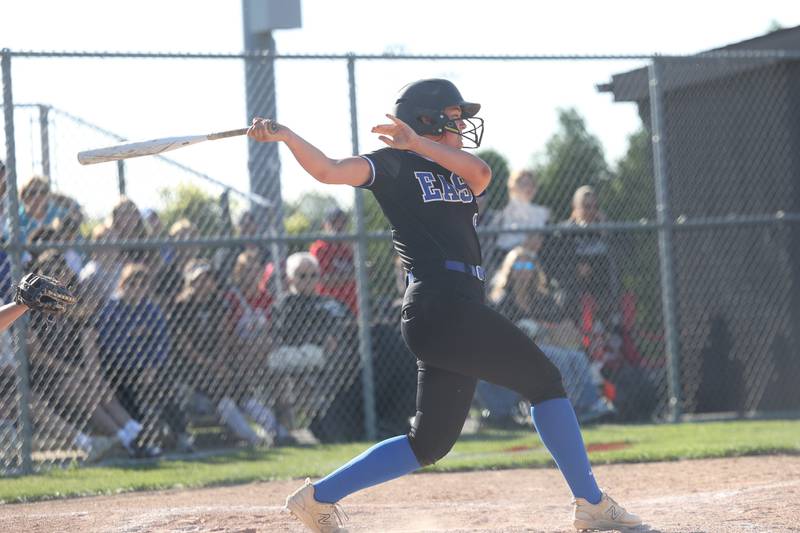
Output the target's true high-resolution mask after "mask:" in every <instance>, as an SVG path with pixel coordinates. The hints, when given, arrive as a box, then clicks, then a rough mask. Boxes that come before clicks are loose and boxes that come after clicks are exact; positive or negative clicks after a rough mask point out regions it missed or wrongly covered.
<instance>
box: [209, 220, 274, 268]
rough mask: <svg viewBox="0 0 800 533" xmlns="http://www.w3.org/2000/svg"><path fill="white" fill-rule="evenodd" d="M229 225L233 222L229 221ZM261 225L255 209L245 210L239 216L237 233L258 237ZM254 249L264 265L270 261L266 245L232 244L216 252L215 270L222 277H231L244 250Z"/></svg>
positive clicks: (259, 260)
mask: <svg viewBox="0 0 800 533" xmlns="http://www.w3.org/2000/svg"><path fill="white" fill-rule="evenodd" d="M228 224H229V226H232V223H230V222H228ZM259 233H260V232H259V227H258V223H257V220H256V214H255V212H254V211H245V212H244V213H242V215H241V216H240V217H239V221H238V224H237V227H236V234H237V236H238V237H242V238H246V237H257V236H258V235H259ZM248 250H252V251H253V252H254V253H255V254H256V260H257V261H258V262H259V263H260V264H261V265H264V264H266V263H267V261H269V257H270V254H269V250H268V247H267V246H266V245H262V244H257V243H254V242H247V243H245V244H242V245H237V246H232V247H230V248H219V249H218V250H217V251H216V252H215V253H214V270H215V271H217V272H218V273H219V276H220V279H225V278H227V277H229V275H230V272H231V271H232V270H233V268H234V265H235V264H236V260H237V258H238V257H239V256H240V254H241V253H242V252H244V251H248Z"/></svg>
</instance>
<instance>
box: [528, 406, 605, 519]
mask: <svg viewBox="0 0 800 533" xmlns="http://www.w3.org/2000/svg"><path fill="white" fill-rule="evenodd" d="M531 418H533V425H534V426H535V427H536V431H537V432H538V433H539V438H541V439H542V442H544V445H545V446H546V447H547V450H548V451H549V452H550V455H552V456H553V459H555V461H556V465H558V469H559V470H560V471H561V475H563V476H564V478H565V479H566V480H567V484H568V485H569V488H570V490H571V491H572V495H573V496H574V497H576V498H584V499H585V500H587V501H588V502H590V503H598V502H599V501H600V499H601V498H602V494H601V492H600V489H599V488H598V487H597V482H596V481H595V480H594V474H592V466H591V465H590V464H589V456H588V455H587V454H586V447H585V446H584V445H583V437H582V436H581V428H580V427H579V426H578V419H577V418H576V417H575V410H574V409H573V408H572V404H571V403H569V400H567V399H566V398H556V399H553V400H546V401H544V402H541V403H537V404H536V405H534V406H532V407H531Z"/></svg>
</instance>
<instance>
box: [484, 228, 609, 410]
mask: <svg viewBox="0 0 800 533" xmlns="http://www.w3.org/2000/svg"><path fill="white" fill-rule="evenodd" d="M541 242H542V240H541V236H540V235H537V234H533V235H529V236H528V237H527V238H526V240H525V241H524V243H523V246H518V247H516V248H514V249H513V250H511V252H509V253H508V255H507V256H506V258H505V259H504V261H503V265H502V266H501V268H500V271H499V272H498V273H497V275H496V276H495V277H494V279H493V280H492V289H491V292H490V300H491V301H492V302H493V303H494V305H495V306H496V307H497V309H498V311H499V312H500V313H502V314H503V315H505V316H506V317H507V318H508V319H509V320H511V321H513V322H515V323H516V325H517V326H518V327H519V328H520V329H522V330H523V331H525V332H526V333H528V335H529V336H530V337H531V338H533V339H534V340H535V341H536V343H537V345H538V346H539V348H540V349H541V350H542V352H544V354H545V355H547V356H548V358H549V359H550V360H551V361H553V363H554V364H555V365H556V366H557V367H558V368H559V370H560V371H561V374H562V376H563V378H564V386H565V388H566V389H567V394H568V395H569V397H570V400H571V401H572V403H573V406H574V407H575V411H576V414H577V415H578V418H579V419H580V420H581V421H583V422H586V421H589V420H593V419H596V418H598V417H600V416H605V415H608V414H611V413H612V412H613V407H612V405H611V404H610V402H608V401H607V400H606V399H604V398H602V397H601V395H600V386H601V385H602V380H601V379H600V378H599V376H598V375H597V373H596V372H593V370H592V368H591V366H590V361H589V359H588V358H587V357H586V353H585V352H583V351H582V350H581V349H580V348H581V346H580V340H581V337H580V333H579V332H578V330H577V328H575V327H574V325H573V324H572V322H571V320H570V319H569V317H568V316H567V315H566V314H565V312H564V310H563V308H562V306H561V304H560V303H559V301H558V298H557V297H556V293H555V291H554V287H553V285H552V283H551V282H550V280H549V279H548V276H547V275H546V273H545V272H544V270H543V268H542V263H541V261H540V260H539V257H538V253H537V252H538V251H539V248H540V246H541ZM478 396H479V399H480V398H482V399H483V401H484V402H485V403H487V404H490V405H491V404H492V403H493V404H494V409H498V405H506V406H507V407H505V408H500V409H501V411H502V412H503V415H504V416H505V417H508V418H510V417H512V415H516V414H517V413H518V411H519V409H518V398H517V397H516V396H515V394H514V393H512V392H510V391H505V390H500V388H499V387H497V386H495V385H490V384H488V383H485V382H481V383H479V384H478ZM488 410H489V411H491V410H492V408H491V407H489V408H488Z"/></svg>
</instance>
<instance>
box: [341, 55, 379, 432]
mask: <svg viewBox="0 0 800 533" xmlns="http://www.w3.org/2000/svg"><path fill="white" fill-rule="evenodd" d="M347 80H348V83H349V85H350V132H351V138H352V144H353V155H357V154H358V152H359V148H358V116H357V104H356V60H355V58H354V57H352V56H351V57H348V58H347ZM353 189H354V199H353V201H354V205H355V215H356V234H357V235H358V239H357V241H356V253H355V263H356V265H355V267H356V292H357V294H358V346H359V353H360V355H361V388H362V390H363V393H364V397H363V400H364V429H365V430H366V434H367V439H368V440H375V438H376V435H377V430H376V428H377V421H376V417H375V387H374V384H375V381H374V379H373V374H372V336H371V334H370V329H369V324H370V318H371V314H370V309H369V280H368V277H367V269H366V266H365V265H366V261H367V234H366V226H365V224H364V191H363V190H362V189H360V188H358V187H354V188H353Z"/></svg>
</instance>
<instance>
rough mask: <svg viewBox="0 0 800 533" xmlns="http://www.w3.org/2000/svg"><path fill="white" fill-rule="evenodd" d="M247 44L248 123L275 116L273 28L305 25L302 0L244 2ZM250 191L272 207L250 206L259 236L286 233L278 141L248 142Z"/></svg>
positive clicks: (276, 252) (277, 257)
mask: <svg viewBox="0 0 800 533" xmlns="http://www.w3.org/2000/svg"><path fill="white" fill-rule="evenodd" d="M242 23H243V27H244V47H245V52H247V53H248V54H258V56H257V57H248V58H247V59H246V60H245V91H246V95H247V123H250V121H251V120H252V119H253V117H264V118H271V119H277V106H276V104H275V53H276V52H275V39H274V38H273V36H272V32H273V30H277V29H292V28H299V27H300V26H301V21H300V0H242ZM248 170H249V174H250V192H252V193H254V194H257V195H260V196H261V197H263V198H267V199H268V200H269V201H271V202H272V205H271V206H270V207H265V206H262V205H251V209H252V210H253V215H254V218H255V221H256V224H257V225H258V228H259V230H260V233H261V234H265V233H266V234H269V235H273V236H280V235H282V233H283V203H282V200H281V161H280V158H279V156H278V145H277V143H259V142H256V141H253V140H252V139H250V140H249V142H248ZM281 248H282V247H280V246H277V245H273V246H272V247H271V249H272V261H273V264H274V265H275V275H276V281H277V282H278V290H279V291H280V290H281V289H282V287H281V286H280V284H281V278H282V276H281V259H282V256H283V253H281Z"/></svg>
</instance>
